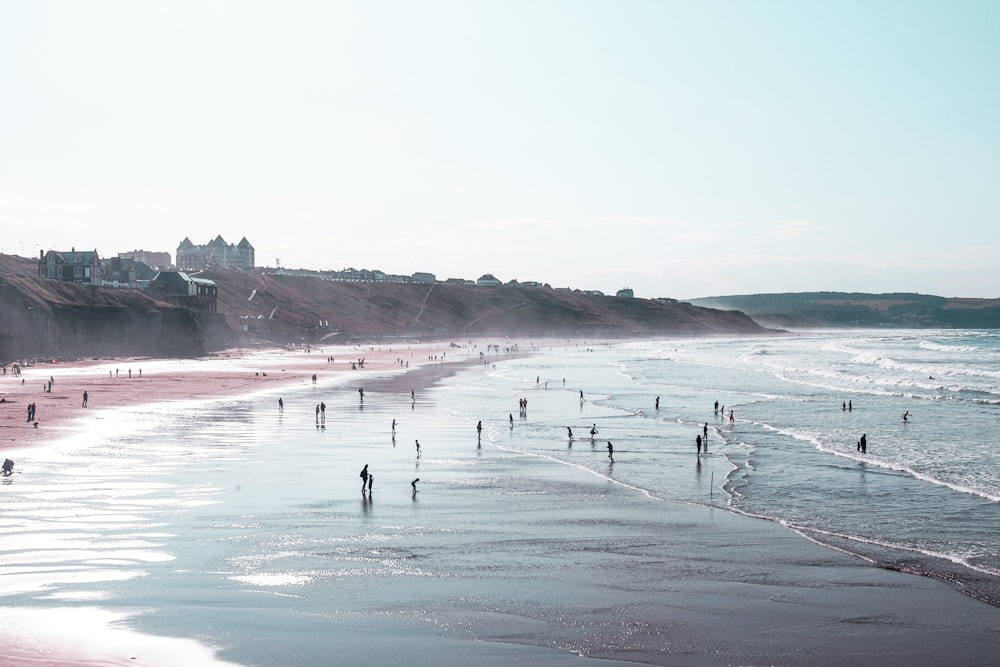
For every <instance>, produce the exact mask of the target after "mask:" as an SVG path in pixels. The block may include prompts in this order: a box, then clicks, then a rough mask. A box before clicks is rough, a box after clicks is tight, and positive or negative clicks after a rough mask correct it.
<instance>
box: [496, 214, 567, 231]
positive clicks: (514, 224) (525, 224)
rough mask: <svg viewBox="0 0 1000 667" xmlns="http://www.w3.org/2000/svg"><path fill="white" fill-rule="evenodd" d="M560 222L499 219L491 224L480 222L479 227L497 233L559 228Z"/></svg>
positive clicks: (529, 218) (549, 219)
mask: <svg viewBox="0 0 1000 667" xmlns="http://www.w3.org/2000/svg"><path fill="white" fill-rule="evenodd" d="M561 226H562V220H560V219H559V218H538V217H531V216H522V217H511V218H500V219H499V220H494V221H492V222H480V223H479V227H482V228H483V229H495V230H499V231H510V230H521V229H526V228H532V227H533V228H539V227H550V228H555V227H561Z"/></svg>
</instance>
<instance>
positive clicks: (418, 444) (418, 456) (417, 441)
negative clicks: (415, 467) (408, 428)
mask: <svg viewBox="0 0 1000 667" xmlns="http://www.w3.org/2000/svg"><path fill="white" fill-rule="evenodd" d="M414 442H415V443H417V458H420V441H419V440H414Z"/></svg>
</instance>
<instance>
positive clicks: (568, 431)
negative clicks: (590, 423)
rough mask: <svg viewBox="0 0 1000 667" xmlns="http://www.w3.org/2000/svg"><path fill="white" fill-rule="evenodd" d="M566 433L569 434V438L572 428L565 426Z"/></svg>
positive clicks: (571, 434) (571, 435)
mask: <svg viewBox="0 0 1000 667" xmlns="http://www.w3.org/2000/svg"><path fill="white" fill-rule="evenodd" d="M566 433H567V434H569V437H571V438H572V437H573V429H571V428H570V427H569V426H567V427H566Z"/></svg>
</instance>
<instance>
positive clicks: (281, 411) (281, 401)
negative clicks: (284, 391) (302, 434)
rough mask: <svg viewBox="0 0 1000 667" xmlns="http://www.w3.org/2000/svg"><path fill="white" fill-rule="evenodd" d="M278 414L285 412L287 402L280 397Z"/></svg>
mask: <svg viewBox="0 0 1000 667" xmlns="http://www.w3.org/2000/svg"><path fill="white" fill-rule="evenodd" d="M278 414H279V415H283V414H285V402H284V401H283V400H281V399H280V398H279V399H278Z"/></svg>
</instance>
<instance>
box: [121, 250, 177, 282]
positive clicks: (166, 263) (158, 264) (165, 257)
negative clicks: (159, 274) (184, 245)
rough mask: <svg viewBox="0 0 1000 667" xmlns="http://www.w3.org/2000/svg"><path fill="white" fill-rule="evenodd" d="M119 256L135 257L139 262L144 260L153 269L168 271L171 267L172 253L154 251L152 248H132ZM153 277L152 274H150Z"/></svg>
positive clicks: (124, 257) (122, 257)
mask: <svg viewBox="0 0 1000 667" xmlns="http://www.w3.org/2000/svg"><path fill="white" fill-rule="evenodd" d="M118 257H120V258H121V259H134V260H135V261H137V262H142V263H143V264H145V265H146V266H148V267H150V268H151V269H155V270H156V271H166V270H167V269H169V268H170V266H171V264H170V253H169V252H153V251H150V250H131V251H129V252H120V253H118ZM150 278H152V276H150Z"/></svg>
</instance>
